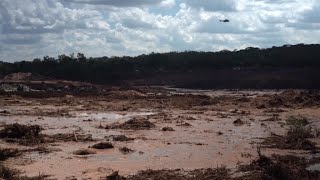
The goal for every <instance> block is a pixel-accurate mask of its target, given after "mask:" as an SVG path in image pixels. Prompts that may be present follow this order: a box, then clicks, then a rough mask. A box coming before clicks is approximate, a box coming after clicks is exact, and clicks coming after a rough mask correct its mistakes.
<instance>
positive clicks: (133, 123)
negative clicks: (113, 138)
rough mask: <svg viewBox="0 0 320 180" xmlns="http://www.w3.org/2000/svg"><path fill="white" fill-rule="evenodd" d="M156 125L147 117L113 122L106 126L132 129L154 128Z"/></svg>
mask: <svg viewBox="0 0 320 180" xmlns="http://www.w3.org/2000/svg"><path fill="white" fill-rule="evenodd" d="M154 127H155V125H154V124H153V123H151V122H150V121H148V120H146V119H136V118H133V119H130V120H129V121H127V122H125V123H122V124H112V125H108V126H106V129H132V130H147V129H151V128H154Z"/></svg>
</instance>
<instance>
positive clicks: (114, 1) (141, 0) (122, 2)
mask: <svg viewBox="0 0 320 180" xmlns="http://www.w3.org/2000/svg"><path fill="white" fill-rule="evenodd" d="M65 1H66V2H72V3H80V4H93V5H109V6H118V7H132V6H133V7H135V6H145V5H157V4H160V3H164V4H170V3H172V2H170V1H168V0H151V1H150V0H65Z"/></svg>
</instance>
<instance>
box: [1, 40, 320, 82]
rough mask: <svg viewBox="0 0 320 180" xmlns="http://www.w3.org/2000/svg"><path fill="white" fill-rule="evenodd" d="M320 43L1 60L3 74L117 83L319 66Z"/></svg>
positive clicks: (79, 54)
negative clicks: (156, 76) (197, 73)
mask: <svg viewBox="0 0 320 180" xmlns="http://www.w3.org/2000/svg"><path fill="white" fill-rule="evenodd" d="M319 58H320V45H304V44H299V45H292V46H291V45H285V46H282V47H272V48H269V49H259V48H253V47H249V48H246V49H244V50H235V51H227V50H224V51H220V52H194V51H185V52H170V53H162V54H159V53H151V54H148V55H140V56H136V57H128V56H123V57H99V58H87V57H85V56H84V54H82V53H78V54H77V55H74V54H71V55H59V56H58V58H53V57H49V56H45V57H43V58H42V59H39V58H37V59H34V60H33V61H21V62H15V63H7V62H0V76H4V75H7V74H10V73H14V72H31V73H33V74H39V75H43V76H50V77H55V78H61V79H68V80H81V81H89V82H95V83H115V82H117V81H119V80H125V79H133V78H136V79H137V78H143V77H148V76H150V75H154V74H156V73H160V72H194V71H202V70H203V69H209V70H214V69H224V68H233V69H234V68H241V67H246V68H268V67H320V61H318V59H319Z"/></svg>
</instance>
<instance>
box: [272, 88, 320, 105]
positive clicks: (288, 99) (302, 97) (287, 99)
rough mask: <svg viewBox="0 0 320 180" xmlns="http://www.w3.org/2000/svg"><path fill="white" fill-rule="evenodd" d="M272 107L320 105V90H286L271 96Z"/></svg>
mask: <svg viewBox="0 0 320 180" xmlns="http://www.w3.org/2000/svg"><path fill="white" fill-rule="evenodd" d="M268 105H269V106H271V107H292V106H316V105H320V93H319V92H318V91H299V90H286V91H284V92H282V93H281V94H276V95H273V96H271V99H270V100H269V101H268Z"/></svg>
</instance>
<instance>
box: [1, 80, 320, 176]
mask: <svg viewBox="0 0 320 180" xmlns="http://www.w3.org/2000/svg"><path fill="white" fill-rule="evenodd" d="M15 83H16V84H17V82H15ZM19 83H21V82H19ZM19 83H18V84H19ZM64 83H65V84H64V86H63V87H61V83H56V84H55V83H54V82H50V83H49V82H42V83H40V84H41V89H39V88H38V87H39V83H38V82H29V84H28V83H24V84H23V86H22V85H20V86H21V87H24V88H22V89H21V88H20V89H21V90H12V91H11V90H10V91H5V89H4V90H3V91H2V93H1V98H0V109H1V110H0V124H1V127H0V139H1V147H0V164H1V167H0V172H1V173H2V174H3V175H1V177H7V179H15V178H16V179H19V178H21V177H23V178H29V179H30V178H38V179H264V178H266V179H292V177H294V178H293V179H296V177H299V178H298V179H318V178H319V171H320V161H319V160H320V159H319V158H318V157H319V143H320V139H319V135H320V130H319V129H318V128H320V123H319V122H320V121H319V117H320V109H319V103H320V98H319V97H320V96H319V93H318V92H310V91H304V90H299V91H295V90H285V91H276V90H260V91H250V90H243V91H238V90H216V91H213V90H206V91H201V90H190V89H174V88H166V87H132V88H116V87H101V86H93V85H90V84H81V83H74V82H64ZM71 84H72V86H71ZM11 86H14V85H13V84H12V83H11V84H7V85H6V86H5V87H11ZM20 86H19V87H20ZM66 86H68V88H67V87H66ZM3 87H4V86H3ZM14 87H15V86H14ZM70 87H72V89H73V90H72V91H68V89H70ZM11 89H12V88H11ZM68 92H69V93H68ZM292 167H294V169H292ZM290 168H291V169H290ZM1 169H2V170H1ZM5 173H6V174H5ZM4 179H6V178H4ZM21 179H22V178H21Z"/></svg>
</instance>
